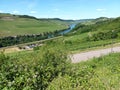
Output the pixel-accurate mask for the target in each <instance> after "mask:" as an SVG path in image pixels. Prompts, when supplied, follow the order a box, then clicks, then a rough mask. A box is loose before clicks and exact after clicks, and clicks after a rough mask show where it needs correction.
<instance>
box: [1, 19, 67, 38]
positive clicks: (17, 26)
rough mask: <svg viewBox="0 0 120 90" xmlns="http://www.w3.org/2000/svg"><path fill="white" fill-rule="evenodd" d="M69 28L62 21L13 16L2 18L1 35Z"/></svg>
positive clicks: (37, 32)
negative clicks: (6, 18)
mask: <svg viewBox="0 0 120 90" xmlns="http://www.w3.org/2000/svg"><path fill="white" fill-rule="evenodd" d="M65 28H68V26H67V24H65V23H64V22H61V21H57V20H56V21H52V20H35V19H28V18H13V20H0V37H1V36H15V35H25V34H39V33H43V32H50V31H55V30H62V29H65Z"/></svg>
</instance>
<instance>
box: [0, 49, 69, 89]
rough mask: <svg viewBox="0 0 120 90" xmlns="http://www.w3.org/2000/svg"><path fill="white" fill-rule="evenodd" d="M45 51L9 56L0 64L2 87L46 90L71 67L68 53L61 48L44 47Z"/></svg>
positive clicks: (0, 83)
mask: <svg viewBox="0 0 120 90" xmlns="http://www.w3.org/2000/svg"><path fill="white" fill-rule="evenodd" d="M42 49H44V51H36V52H33V53H25V54H18V55H12V56H9V58H6V57H5V55H4V54H1V55H0V59H2V60H5V59H6V61H7V63H4V64H3V63H2V64H1V66H0V89H1V90H2V89H3V90H4V89H9V90H16V89H19V90H45V89H46V88H47V86H48V85H49V83H50V82H51V81H52V80H53V79H54V78H56V77H57V76H58V75H65V73H66V71H67V69H68V68H69V65H70V64H69V60H67V55H66V53H65V52H63V51H62V50H60V49H49V48H47V47H43V48H42Z"/></svg>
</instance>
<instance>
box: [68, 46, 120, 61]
mask: <svg viewBox="0 0 120 90" xmlns="http://www.w3.org/2000/svg"><path fill="white" fill-rule="evenodd" d="M115 52H120V46H116V47H113V48H107V49H100V50H94V51H88V52H81V53H78V54H72V55H71V56H70V58H71V60H72V63H78V62H81V61H86V60H89V59H92V58H94V57H100V56H103V55H107V54H109V53H115Z"/></svg>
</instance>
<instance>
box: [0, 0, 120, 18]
mask: <svg viewBox="0 0 120 90" xmlns="http://www.w3.org/2000/svg"><path fill="white" fill-rule="evenodd" d="M0 13H12V14H22V15H31V16H35V17H38V18H62V19H88V18H98V17H119V16H120V0H0Z"/></svg>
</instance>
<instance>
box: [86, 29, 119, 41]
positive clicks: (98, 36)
mask: <svg viewBox="0 0 120 90" xmlns="http://www.w3.org/2000/svg"><path fill="white" fill-rule="evenodd" d="M117 37H118V32H117V31H107V32H105V31H104V32H97V33H95V34H93V35H91V36H89V37H87V38H88V40H91V41H99V40H107V39H115V38H117Z"/></svg>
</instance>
